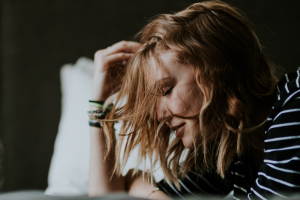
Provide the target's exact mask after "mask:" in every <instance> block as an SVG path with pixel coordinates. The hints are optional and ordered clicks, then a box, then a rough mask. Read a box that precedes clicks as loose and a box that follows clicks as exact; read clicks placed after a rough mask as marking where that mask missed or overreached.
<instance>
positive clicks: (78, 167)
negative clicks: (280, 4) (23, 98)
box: [45, 57, 163, 196]
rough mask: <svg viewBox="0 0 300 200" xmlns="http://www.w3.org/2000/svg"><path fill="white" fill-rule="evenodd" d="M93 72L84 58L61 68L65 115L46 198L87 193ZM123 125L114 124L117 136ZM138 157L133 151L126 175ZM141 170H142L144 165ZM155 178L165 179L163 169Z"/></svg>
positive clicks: (90, 62)
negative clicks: (89, 115)
mask: <svg viewBox="0 0 300 200" xmlns="http://www.w3.org/2000/svg"><path fill="white" fill-rule="evenodd" d="M93 70H94V62H93V60H91V59H89V58H85V57H82V58H79V59H78V60H77V62H76V63H75V64H74V65H72V64H67V65H64V66H63V67H62V68H61V71H60V79H61V92H62V113H61V118H60V122H59V128H58V133H57V136H56V140H55V145H54V152H53V156H52V160H51V164H50V169H49V174H48V188H47V189H46V191H45V194H47V195H57V196H73V195H87V194H88V178H89V157H90V130H89V125H88V115H87V111H88V110H89V105H88V100H89V98H90V97H91V93H92V78H93ZM121 125H122V123H115V129H116V134H118V132H119V131H118V130H120V127H121ZM137 156H138V150H137V149H134V150H133V151H132V153H131V155H130V157H129V159H128V162H127V164H126V167H125V169H124V171H123V175H125V174H127V172H128V170H129V169H132V168H134V167H135V166H136V158H137ZM120 159H122V158H120ZM149 166H150V162H149V159H148V160H147V161H146V169H150V167H149ZM157 166H159V163H158V165H157ZM139 168H140V169H141V170H143V169H144V165H143V164H142V165H141V166H140V167H139ZM157 168H159V167H157ZM154 178H155V180H156V181H160V180H161V179H162V178H163V173H162V170H161V169H160V168H159V169H158V170H157V171H156V172H155V174H154Z"/></svg>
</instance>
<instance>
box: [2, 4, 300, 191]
mask: <svg viewBox="0 0 300 200" xmlns="http://www.w3.org/2000/svg"><path fill="white" fill-rule="evenodd" d="M195 2H197V1H191V0H126V1H124V0H109V1H108V0H106V1H104V0H102V1H101V0H1V5H0V6H1V7H0V8H1V11H0V14H1V24H0V25H1V34H0V37H1V40H0V45H1V65H0V69H1V70H0V76H1V82H0V86H1V90H0V95H1V96H0V103H1V107H0V113H1V115H0V116H1V118H0V125H1V128H0V137H1V138H0V139H1V141H2V144H3V146H4V149H5V150H4V153H3V150H2V149H1V146H0V156H2V158H1V169H0V174H1V177H2V178H1V182H2V183H3V186H2V189H1V190H2V191H12V190H20V189H45V188H46V186H47V174H48V170H49V164H50V160H51V156H52V153H53V145H54V140H55V137H56V133H57V130H58V123H59V119H60V112H61V110H60V109H61V105H60V103H61V102H60V98H61V94H60V82H59V70H60V67H61V66H62V65H63V64H66V63H75V62H76V60H77V59H78V58H79V57H81V56H86V57H89V58H93V55H94V52H95V51H97V50H98V49H101V48H106V47H107V46H110V45H112V44H113V43H115V42H118V41H120V40H131V39H132V38H133V36H134V35H135V33H137V32H138V31H139V30H140V29H141V28H142V27H143V26H144V25H145V24H146V23H147V21H148V20H149V19H150V18H151V17H152V16H154V15H156V14H160V13H172V12H175V11H179V10H182V9H184V8H185V7H187V6H188V5H190V4H192V3H195ZM225 2H227V3H230V4H232V5H234V6H236V7H238V8H240V9H241V10H243V11H244V13H245V14H246V15H247V16H248V18H249V19H250V20H251V21H252V22H253V24H254V29H255V30H256V33H257V35H258V37H259V38H260V41H261V43H262V45H263V46H264V47H265V52H266V53H267V54H268V55H269V57H270V58H271V59H272V60H273V61H274V62H275V63H276V64H277V65H279V66H281V67H283V68H284V69H285V71H286V72H290V71H294V70H296V69H297V68H298V66H300V56H299V53H300V39H299V36H300V26H299V25H300V24H299V20H300V12H299V8H300V1H299V0H225ZM3 177H4V179H3ZM3 180H4V182H3Z"/></svg>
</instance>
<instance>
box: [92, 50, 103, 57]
mask: <svg viewBox="0 0 300 200" xmlns="http://www.w3.org/2000/svg"><path fill="white" fill-rule="evenodd" d="M102 54H103V50H98V51H96V52H95V55H94V56H95V58H96V57H102Z"/></svg>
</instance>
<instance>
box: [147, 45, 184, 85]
mask: <svg viewBox="0 0 300 200" xmlns="http://www.w3.org/2000/svg"><path fill="white" fill-rule="evenodd" d="M148 68H149V70H147V77H148V82H150V84H151V85H153V84H155V83H156V82H157V81H159V80H162V79H164V78H166V77H171V76H174V75H175V74H176V73H177V72H178V71H179V69H180V63H179V62H178V61H177V56H176V53H175V52H173V51H170V50H160V51H159V52H156V53H155V55H150V56H149V60H148Z"/></svg>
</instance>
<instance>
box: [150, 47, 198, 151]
mask: <svg viewBox="0 0 300 200" xmlns="http://www.w3.org/2000/svg"><path fill="white" fill-rule="evenodd" d="M159 57H160V60H161V62H162V63H161V66H162V67H161V68H159V67H157V66H155V65H154V68H155V70H154V77H155V84H156V85H157V86H158V87H159V88H160V90H161V93H160V95H159V98H158V99H157V101H156V112H157V117H158V121H160V122H161V121H162V120H163V119H165V118H167V117H169V116H173V115H175V116H174V117H173V118H172V119H171V120H170V121H168V122H166V123H167V125H168V126H169V127H170V128H171V129H172V130H173V131H175V132H176V133H175V135H176V137H178V138H181V140H182V142H183V144H184V146H185V147H186V148H192V147H193V138H194V139H196V140H197V139H198V137H199V136H200V135H199V119H198V115H197V114H199V112H200V109H201V107H202V100H203V94H202V92H201V91H200V90H199V88H198V86H197V83H196V79H195V75H194V73H193V71H192V69H191V68H190V67H189V66H188V65H186V64H182V63H179V62H177V61H176V59H175V58H176V55H175V53H174V52H172V51H163V52H162V53H160V56H159ZM176 115H180V116H183V117H190V116H195V115H197V116H195V117H194V118H192V119H183V118H180V117H176ZM194 134H195V135H194ZM193 136H195V137H193ZM197 136H198V137H197Z"/></svg>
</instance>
